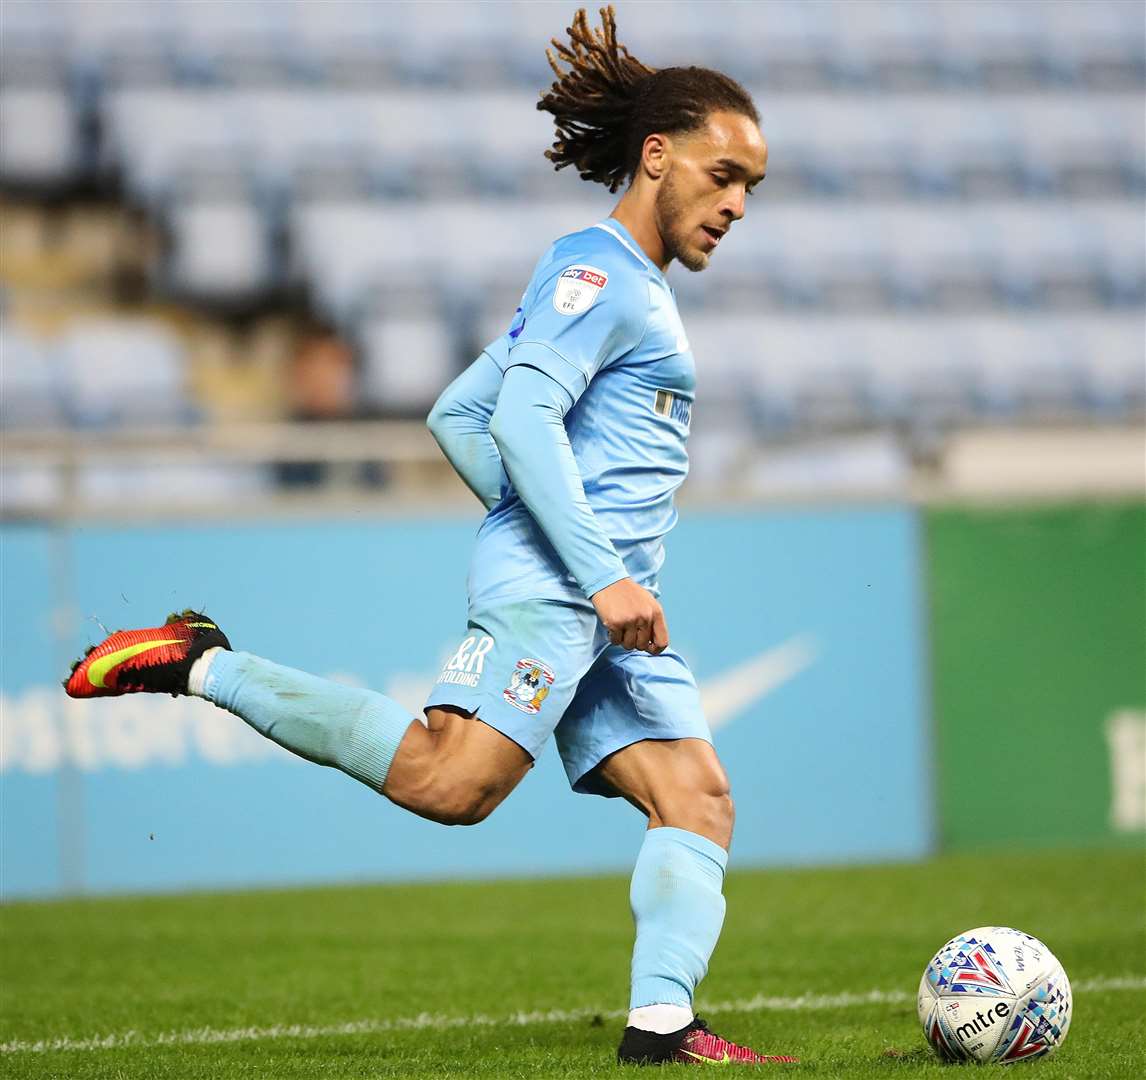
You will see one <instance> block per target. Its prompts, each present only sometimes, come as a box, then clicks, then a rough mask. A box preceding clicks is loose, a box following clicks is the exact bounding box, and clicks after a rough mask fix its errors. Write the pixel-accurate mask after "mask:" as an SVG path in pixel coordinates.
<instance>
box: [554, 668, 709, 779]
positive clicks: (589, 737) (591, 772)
mask: <svg viewBox="0 0 1146 1080" xmlns="http://www.w3.org/2000/svg"><path fill="white" fill-rule="evenodd" d="M556 736H557V748H558V750H559V751H560V753H561V760H562V761H563V762H564V764H565V772H566V775H567V776H568V777H569V783H570V785H571V786H572V787H573V790H574V791H580V792H583V793H586V794H592V795H605V796H616V795H619V794H623V792H622V791H620V790H618V789H617V787H616V785H615V784H613V783H611V782H609V781H607V780H606V779H605V778H604V776H603V774H602V772H601V769H600V768H599V767H600V766H601V764H602V762H604V761H605V760H606V759H608V758H610V757H612V756H613V755H615V754H617V753H618V752H619V751H621V750H624V749H625V747H628V746H632V745H634V744H636V743H640V742H644V741H646V740H651V741H675V740H696V741H699V742H700V743H702V744H705V745H706V746H707V751H708V752H709V753H711V751H712V747H711V743H712V735H711V733H710V731H709V729H708V722H707V721H706V720H705V718H704V712H703V710H702V709H701V705H700V692H699V691H698V690H697V686H696V680H695V679H694V678H693V675H692V672H691V671H690V670H689V667H688V664H686V663H685V661H684V658H683V657H682V656H681V655H680V654H679V653H678V652H676V651H675V650H674V649H666V650H665V651H664V652H663V653H661V654H660V655H659V656H650V655H649V654H648V653H644V652H640V651H638V650H626V649H622V648H621V647H620V646H617V645H611V646H609V647H608V648H607V649H606V650H605V651H604V652H603V653H602V654H601V655H600V656H599V657H598V658H597V660H596V662H595V663H594V664H593V667H592V668H591V669H590V671H589V672H588V673H587V674H586V676H585V678H584V679H582V681H581V685H580V686H578V688H577V693H576V694H575V695H574V697H573V700H572V701H571V702H570V704H569V707H568V708H567V709H566V710H565V715H564V716H563V717H562V718H561V722H560V724H558V726H557V730H556ZM713 757H715V755H713Z"/></svg>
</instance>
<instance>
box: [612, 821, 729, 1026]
mask: <svg viewBox="0 0 1146 1080" xmlns="http://www.w3.org/2000/svg"><path fill="white" fill-rule="evenodd" d="M727 865H728V853H727V852H726V851H725V850H724V849H723V848H722V847H721V846H720V845H719V844H715V843H713V842H712V841H711V840H709V839H707V838H706V837H703V836H699V835H698V834H697V833H692V832H688V831H687V830H685V829H674V828H670V827H662V828H659V829H649V830H648V831H647V832H646V833H645V840H644V843H643V844H642V845H641V851H640V854H639V855H638V856H637V865H636V867H635V869H634V870H633V880H632V885H631V887H630V890H629V901H630V903H631V904H632V908H633V920H634V922H635V923H636V924H637V940H636V944H635V945H634V947H633V970H632V994H631V997H630V999H629V1008H630V1009H631V1010H633V1013H631V1014H630V1017H633V1016H636V1017H637V1019H638V1020H641V1019H644V1020H645V1021H646V1022H647V1020H648V1019H649V1014H648V1013H644V1012H643V1010H644V1008H645V1007H646V1006H649V1005H675V1006H678V1007H679V1008H681V1009H684V1010H687V1012H688V1015H687V1016H685V1014H684V1013H683V1012H679V1013H675V1014H673V1016H671V1017H670V1016H661V1015H657V1016H655V1017H653V1019H654V1020H655V1021H657V1022H658V1027H660V1026H663V1024H664V1023H667V1022H668V1021H669V1020H672V1019H679V1018H680V1017H682V1016H684V1019H683V1020H681V1021H680V1022H679V1023H676V1024H675V1026H673V1027H670V1028H668V1029H667V1030H668V1031H676V1030H678V1029H679V1028H681V1027H683V1026H684V1024H687V1023H688V1022H689V1021H690V1020H691V1019H692V995H693V991H694V990H695V989H696V986H697V984H698V983H699V982H700V980H701V979H703V978H704V975H705V972H707V971H708V958H709V957H710V956H711V955H712V950H713V949H715V948H716V940H717V938H719V937H720V928H721V926H723V924H724V896H723V895H722V893H721V891H720V890H721V886H722V885H723V884H724V870H725V867H726V866H727ZM630 1023H631V1026H633V1027H641V1026H642V1024H640V1023H632V1020H630ZM646 1030H657V1029H656V1028H646Z"/></svg>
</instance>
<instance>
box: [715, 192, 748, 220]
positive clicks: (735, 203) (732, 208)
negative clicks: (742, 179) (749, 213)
mask: <svg viewBox="0 0 1146 1080" xmlns="http://www.w3.org/2000/svg"><path fill="white" fill-rule="evenodd" d="M744 202H745V193H744V188H743V187H737V188H735V190H730V191H729V192H728V195H727V196H726V197H725V200H724V202H723V203H722V204H721V207H720V212H721V213H722V214H727V215H728V218H729V220H730V221H739V220H740V219H741V218H742V217H743V216H744Z"/></svg>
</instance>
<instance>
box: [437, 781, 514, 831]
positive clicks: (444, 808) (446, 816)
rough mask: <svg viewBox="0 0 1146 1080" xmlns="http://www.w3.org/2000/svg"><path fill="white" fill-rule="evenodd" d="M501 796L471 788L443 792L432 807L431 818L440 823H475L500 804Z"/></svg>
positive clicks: (488, 814)
mask: <svg viewBox="0 0 1146 1080" xmlns="http://www.w3.org/2000/svg"><path fill="white" fill-rule="evenodd" d="M500 803H501V797H500V796H498V795H496V794H494V793H493V792H491V791H481V790H475V789H473V788H468V789H466V788H463V789H457V790H454V791H450V792H445V793H443V794H442V795H441V796H440V797H439V799H438V800H437V804H436V806H435V808H434V811H435V812H434V814H433V815H432V816H433V820H434V821H437V822H438V823H439V824H442V825H477V824H479V823H481V822H483V821H485V819H486V818H487V817H489V816H490V814H492V813H493V812H494V810H495V809H496V808H497V807H498V805H500Z"/></svg>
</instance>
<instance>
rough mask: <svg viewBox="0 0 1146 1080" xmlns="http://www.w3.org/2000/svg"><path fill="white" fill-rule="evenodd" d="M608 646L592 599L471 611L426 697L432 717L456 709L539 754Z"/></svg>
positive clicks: (531, 602)
mask: <svg viewBox="0 0 1146 1080" xmlns="http://www.w3.org/2000/svg"><path fill="white" fill-rule="evenodd" d="M607 644H608V640H607V638H606V637H605V636H604V633H603V630H602V628H601V625H600V622H599V621H598V619H597V616H596V612H594V611H593V609H592V608H591V607H589V606H587V605H586V606H584V607H580V606H576V605H572V604H563V603H560V602H557V601H550V600H527V601H518V602H515V603H511V604H500V605H495V606H491V607H489V608H488V609H486V610H481V609H474V610H471V611H470V614H469V619H468V625H467V628H466V631H465V633H464V634H463V635H462V637H461V639H460V640H459V641H458V643H457V646H456V647H455V648H454V649H453V650H452V652H451V653H450V655H449V657H447V659H446V662H445V664H444V665H443V667H442V670H441V671H440V672H439V674H438V678H437V681H436V682H435V683H434V686H433V687H432V689H431V690H430V693H429V696H428V697H427V698H426V704H425V708H426V710H427V715H429V714H430V713H431V712H432V711H433V710H435V709H441V708H453V709H455V710H457V711H459V712H464V713H467V714H469V715H471V716H475V717H476V718H477V719H478V720H479V721H481V722H482V723H483V724H486V725H488V726H489V727H491V728H492V729H493V730H494V731H497V732H500V733H501V734H502V735H503V736H505V737H506V738H509V739H512V740H513V742H515V743H516V744H517V745H518V746H520V747H521V748H522V749H523V750H524V751H525V752H526V753H527V754H528V755H529V756H530V758H534V759H535V758H536V757H537V756H538V754H540V753H541V750H542V748H543V747H544V746H545V743H546V740H547V739H548V738H549V736H550V735H551V734H552V732H553V729H554V728H555V727H556V725H557V722H558V721H559V720H560V719H561V715H562V713H564V711H565V709H566V707H567V706H568V704H569V702H570V701H571V700H572V698H573V695H574V693H575V692H576V690H577V687H578V685H579V683H580V681H581V679H582V676H584V674H585V673H586V671H588V670H589V668H590V667H591V666H592V664H593V661H594V659H595V658H596V656H597V655H598V654H599V653H600V651H601V650H602V649H603V648H604V647H605V646H606V645H607Z"/></svg>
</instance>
